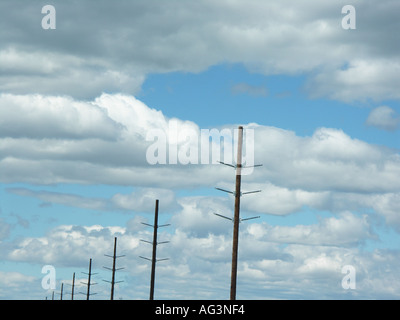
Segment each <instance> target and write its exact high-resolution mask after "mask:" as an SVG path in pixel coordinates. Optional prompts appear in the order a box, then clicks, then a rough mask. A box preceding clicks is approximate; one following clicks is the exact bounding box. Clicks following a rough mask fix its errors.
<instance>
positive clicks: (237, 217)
mask: <svg viewBox="0 0 400 320" xmlns="http://www.w3.org/2000/svg"><path fill="white" fill-rule="evenodd" d="M242 146H243V127H242V126H239V128H238V148H237V161H236V165H232V164H227V163H224V162H221V161H220V163H221V164H223V165H227V166H229V167H233V168H234V169H235V171H236V184H235V191H229V190H225V189H222V188H216V189H218V190H220V191H223V192H227V193H230V194H233V195H234V197H235V207H234V217H233V218H230V217H226V216H224V215H221V214H219V213H214V214H215V215H217V216H219V217H222V218H225V219H228V220H231V221H232V222H233V239H232V268H231V288H230V299H231V300H236V283H237V265H238V248H239V223H240V222H242V221H245V220H250V219H256V218H259V216H257V217H250V218H245V219H241V218H240V197H241V196H242V195H245V194H251V193H257V192H261V190H255V191H249V192H241V176H242V173H241V170H242V169H243V168H247V167H248V166H243V165H242ZM259 166H262V165H261V164H258V165H253V166H252V167H259ZM158 207H159V200H158V199H157V200H156V203H155V213H154V224H153V225H151V224H147V223H144V222H142V224H144V225H146V226H149V227H152V228H153V241H147V240H141V241H143V242H146V243H149V244H151V245H152V247H153V252H152V257H151V259H150V258H147V257H143V256H139V257H140V258H142V259H145V260H148V261H150V262H151V275H150V297H149V299H150V300H153V299H154V287H155V271H156V263H157V262H160V261H165V260H168V258H164V259H157V245H159V244H164V243H168V242H169V241H162V242H158V239H157V231H158V228H161V227H166V226H169V225H170V224H164V225H158ZM105 256H106V257H109V258H112V262H113V263H112V268H109V267H104V268H106V269H108V270H110V271H111V272H112V277H111V281H108V280H103V281H106V282H109V283H111V296H110V299H111V300H113V299H114V285H115V284H116V283H120V282H122V281H115V272H116V271H118V270H121V269H123V268H116V260H117V258H121V257H124V255H122V256H117V238H116V237H115V238H114V253H113V255H112V256H111V255H105ZM91 269H92V259H90V261H89V272H88V273H85V274H87V275H88V280H87V282H86V283H84V282H83V283H84V284H86V285H87V292H86V299H87V300H89V298H90V296H91V295H94V294H96V293H91V292H90V287H91V286H92V285H95V284H96V283H93V282H92V281H91V277H92V275H94V273H92V271H91ZM74 285H75V273H74V275H73V280H72V293H71V299H72V300H73V299H74ZM81 293H82V292H81ZM82 294H85V293H82ZM60 296H61V300H62V297H63V284H61V293H60ZM52 299H54V292H53V295H52Z"/></svg>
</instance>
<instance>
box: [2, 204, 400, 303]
mask: <svg viewBox="0 0 400 320" xmlns="http://www.w3.org/2000/svg"><path fill="white" fill-rule="evenodd" d="M181 218H183V219H185V217H184V216H181ZM179 219H180V218H179V217H178V218H177V219H176V221H179ZM139 225H140V224H139ZM368 228H369V224H368V222H367V220H366V219H365V217H363V216H356V215H354V214H351V213H349V212H347V213H343V214H342V215H340V216H339V217H331V218H326V219H322V220H320V221H319V222H317V223H316V224H312V225H309V226H300V227H299V228H297V227H296V228H294V227H283V226H269V225H266V224H246V225H243V228H242V232H241V238H240V239H241V241H240V259H239V269H238V279H239V287H238V288H239V289H238V296H240V297H241V298H246V299H247V298H248V299H265V298H289V299H296V298H310V299H313V298H319V299H320V298H322V297H321V292H323V294H324V296H323V298H345V297H347V296H348V295H351V296H352V297H359V298H373V297H374V295H375V294H376V291H375V289H377V290H378V291H379V294H380V296H382V295H384V296H387V297H392V298H393V297H397V296H398V295H397V293H396V292H398V291H397V290H396V289H397V287H398V285H397V283H398V282H397V281H393V282H392V283H390V282H386V279H387V278H386V277H387V276H388V272H389V271H390V274H391V279H394V278H393V274H395V272H396V270H398V266H397V263H396V261H397V260H396V259H397V258H396V257H397V255H398V254H396V253H395V252H384V251H382V250H375V251H373V252H368V251H363V250H360V249H358V248H357V247H354V246H353V247H351V246H350V245H351V244H352V243H353V242H354V241H356V242H357V241H359V240H360V239H368V238H369V237H370V236H371V234H370V233H369V231H368ZM114 236H117V237H118V253H119V254H125V257H124V258H123V259H121V260H119V261H118V263H119V265H120V266H124V267H125V268H126V272H123V273H119V274H118V276H119V277H123V279H124V280H125V281H128V282H129V283H132V282H134V283H135V288H136V289H135V292H132V291H131V290H130V289H129V288H130V287H131V286H129V285H127V286H121V287H119V288H118V295H120V296H123V297H124V299H132V298H133V299H136V298H145V297H146V295H147V292H148V281H147V280H148V276H149V271H150V269H149V265H148V263H147V262H146V261H144V260H142V259H139V258H138V256H139V255H141V256H149V255H150V252H151V249H150V246H147V245H146V244H145V243H143V242H140V241H139V240H140V239H151V232H148V231H146V230H144V228H137V229H135V230H130V231H129V230H128V229H127V228H125V227H103V226H100V225H92V226H73V225H60V226H58V227H56V228H53V229H51V230H50V231H49V232H48V233H47V234H46V235H45V236H41V237H36V238H35V237H29V238H28V237H26V238H22V239H15V240H13V243H12V245H11V246H8V247H6V248H4V247H3V248H2V251H3V255H6V256H7V259H8V260H12V261H24V262H30V263H36V264H39V265H40V264H42V265H43V264H52V265H53V266H55V267H56V268H63V267H69V268H71V267H75V268H79V269H82V268H87V262H88V261H87V260H88V258H89V257H91V258H93V261H94V262H95V266H97V267H96V268H97V269H98V268H99V265H106V264H107V262H109V261H107V260H106V258H105V257H104V253H110V252H112V244H113V237H114ZM159 236H160V238H159V239H160V241H165V240H169V241H170V242H169V243H168V244H166V245H164V246H162V247H161V246H160V247H159V251H158V257H168V258H169V261H164V262H163V263H159V264H158V265H157V279H158V280H157V283H158V287H159V288H160V289H159V290H157V296H158V297H159V298H160V299H161V298H166V297H174V298H176V299H185V298H186V299H187V298H192V299H205V298H208V299H214V298H217V297H219V298H221V296H224V295H226V296H228V293H229V292H228V291H229V272H227V270H229V268H230V255H231V241H232V239H231V233H230V232H226V233H220V234H215V233H212V232H211V233H208V234H194V233H190V232H185V231H183V230H182V229H179V228H177V229H175V230H174V231H173V232H172V233H170V232H162V233H161V234H160V235H159ZM161 239H162V240H161ZM298 241H300V243H296V242H298ZM283 244H286V245H285V246H282V245H283ZM348 264H351V265H353V266H354V267H355V268H356V271H357V290H356V291H355V292H352V293H349V292H346V291H345V290H343V288H342V287H341V285H340V283H341V279H342V278H343V276H344V275H343V274H342V273H341V268H342V267H343V266H345V265H348ZM383 265H384V266H385V267H384V268H382V266H383ZM97 269H95V270H94V271H95V272H97V271H98V270H97ZM210 270H212V272H210ZM379 279H380V281H378V280H379ZM382 281H385V283H386V287H384V286H382ZM189 283H190V285H189ZM254 283H257V286H256V288H253V287H254ZM250 287H251V288H252V289H251V290H249V288H250ZM40 290H41V288H38V286H36V287H35V286H32V292H31V294H32V295H36V294H37V293H38V292H39V293H40ZM19 294H21V292H19ZM104 294H106V293H104ZM99 298H102V297H99Z"/></svg>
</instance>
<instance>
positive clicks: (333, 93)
mask: <svg viewBox="0 0 400 320" xmlns="http://www.w3.org/2000/svg"><path fill="white" fill-rule="evenodd" d="M345 4H347V3H345V2H344V1H338V2H337V3H336V2H335V3H318V4H316V2H315V1H314V2H313V1H311V0H302V1H298V0H297V1H294V0H293V1H292V0H287V1H286V2H285V3H284V5H283V4H282V5H280V6H278V5H277V4H275V3H274V2H273V1H257V0H253V1H246V2H245V1H229V0H226V1H221V2H218V3H215V2H208V1H197V2H194V1H186V2H184V3H183V2H179V1H175V0H170V1H165V2H159V1H156V0H154V1H146V3H143V2H140V1H132V2H129V3H127V2H117V3H116V4H115V5H110V4H109V3H107V2H106V1H96V5H94V2H93V1H76V2H74V3H73V4H69V3H68V4H66V3H64V2H62V1H55V2H54V7H55V9H56V12H57V15H56V18H57V28H56V29H55V30H51V29H50V30H44V29H42V27H41V24H40V22H41V19H42V18H43V17H44V15H43V14H41V10H40V9H41V8H42V6H43V5H44V4H42V3H41V2H40V1H38V2H31V3H29V4H26V3H22V2H18V1H3V2H2V4H1V5H0V12H3V14H0V15H1V19H0V21H2V23H4V24H5V25H7V28H3V29H2V30H6V31H4V32H3V33H1V34H0V43H1V45H0V276H1V277H0V299H44V298H45V297H46V296H47V297H50V296H51V290H45V289H43V288H42V286H41V280H42V278H43V276H44V275H43V274H42V273H41V269H42V267H43V266H44V265H52V266H54V268H55V269H56V271H57V288H56V292H59V289H60V285H61V283H64V284H66V286H64V288H67V289H66V290H67V292H68V291H69V290H70V289H69V288H70V287H69V286H68V285H69V284H70V283H71V279H72V273H73V272H76V274H77V277H78V281H77V283H80V282H81V281H86V279H85V277H86V276H85V275H84V274H83V273H82V272H85V271H87V267H88V262H89V258H93V263H94V269H95V270H94V272H98V275H96V276H95V278H94V281H96V282H98V285H96V286H95V287H94V292H96V293H97V294H96V295H94V296H93V299H108V297H109V284H108V283H106V282H104V281H102V280H103V279H109V278H110V277H111V275H110V274H109V272H108V271H107V270H105V269H104V268H102V267H103V266H108V265H110V263H111V261H109V259H108V258H106V257H104V254H110V253H111V252H112V244H113V239H114V237H118V254H123V255H125V257H124V258H121V259H119V260H118V264H119V266H123V267H125V269H124V270H122V271H120V272H119V273H118V275H117V278H118V279H123V280H124V282H123V283H121V284H120V285H118V286H117V287H116V297H118V298H121V299H147V298H148V289H149V280H150V265H149V263H147V262H146V261H145V260H142V259H140V258H139V256H148V257H150V256H151V246H150V245H148V244H146V243H144V242H141V241H140V240H141V239H144V240H151V238H152V230H151V229H150V228H148V227H146V226H144V225H143V224H141V222H147V223H153V214H154V203H155V199H160V221H159V222H160V224H162V223H170V224H171V226H168V227H166V228H163V229H160V233H159V241H163V240H168V241H170V242H169V243H168V244H164V245H162V246H160V247H159V252H158V257H160V258H163V257H168V258H169V260H168V261H164V262H160V263H159V264H157V279H156V293H155V295H156V298H157V299H221V297H222V298H224V297H226V298H228V297H229V287H230V272H226V270H229V271H230V259H231V248H232V224H231V223H230V222H229V221H228V220H224V219H220V218H218V217H216V216H215V215H214V214H213V213H214V212H218V213H221V214H224V215H226V216H232V215H233V204H234V201H233V200H234V199H233V197H232V196H230V195H228V194H225V193H222V192H220V191H218V190H215V187H222V188H225V189H230V190H233V188H234V171H233V169H231V168H229V167H225V166H222V165H218V164H209V165H207V164H188V165H185V164H182V163H178V164H169V163H167V164H165V165H159V164H158V165H151V164H150V163H149V160H148V158H146V157H147V153H146V152H147V151H148V150H149V148H150V147H151V146H152V145H154V144H152V143H154V141H152V140H149V139H147V138H148V135H149V133H154V132H159V131H157V130H164V131H163V132H165V134H166V139H167V140H166V141H168V143H173V141H174V140H173V139H174V137H173V136H172V135H171V134H170V133H169V132H167V129H168V127H169V125H171V123H172V122H173V121H175V123H177V124H178V126H179V130H180V131H178V142H177V146H178V147H179V148H181V147H183V146H185V139H184V138H185V134H187V132H188V131H189V132H191V133H193V132H194V133H195V134H199V132H200V130H201V129H216V130H222V129H223V128H228V129H229V130H231V131H232V132H233V130H234V129H236V128H237V126H238V125H243V126H244V127H245V130H254V141H252V143H254V158H255V163H262V164H263V166H262V167H261V168H255V169H254V172H253V173H252V174H250V175H244V176H243V177H242V191H248V190H258V189H261V190H262V192H261V193H257V194H252V195H246V196H243V197H242V202H241V216H242V217H251V216H260V218H259V219H257V220H250V221H248V222H243V223H241V225H240V230H241V233H240V249H239V273H238V293H237V296H238V298H239V299H240V298H241V299H277V298H278V299H282V298H283V299H304V298H305V299H347V298H349V299H398V298H399V294H398V292H399V289H400V278H399V276H398V275H399V274H400V273H399V267H398V266H399V259H400V251H399V245H400V236H399V232H400V216H399V210H400V184H399V181H400V179H399V176H400V154H399V150H400V144H399V142H400V105H399V99H400V96H399V93H398V87H399V85H400V78H399V76H398V75H399V74H400V63H399V56H398V52H399V51H398V50H397V44H398V43H400V42H399V41H398V36H397V33H395V32H392V31H393V29H395V28H399V22H398V17H397V16H396V15H395V14H394V12H398V7H399V5H398V4H397V3H395V2H393V1H389V0H388V1H381V2H379V4H376V3H375V2H373V1H363V2H361V1H354V6H355V8H356V9H357V17H358V18H357V23H358V24H357V29H355V30H344V29H343V28H342V27H341V19H342V18H343V14H341V8H342V7H343V6H344V5H345ZM304 8H306V10H304ZM396 10H397V11H396ZM5 12H7V13H8V14H4V13H5ZM266 16H268V19H266V18H265V17H266ZM383 21H384V22H385V23H383ZM22 22H23V23H22ZM82 25H84V26H85V28H82V27H81V26H82ZM389 31H390V32H389ZM382 35H385V37H383V36H382ZM377 42H379V47H377V45H376V43H377ZM88 44H89V45H88ZM185 130H186V131H185ZM186 138H187V137H186ZM179 139H181V140H179ZM190 142H192V141H190ZM191 146H193V145H191ZM194 146H195V147H196V148H198V147H199V145H198V144H196V142H195V143H194ZM346 265H352V266H354V268H355V270H356V272H357V278H356V279H357V288H356V289H354V290H345V289H344V288H343V287H342V286H341V281H342V278H343V277H344V274H343V273H342V272H341V270H342V268H343V267H344V266H346ZM189 284H190V285H189ZM77 291H85V288H84V286H82V285H81V286H80V287H79V288H78V289H77ZM77 298H78V299H83V298H84V296H83V295H80V296H78V297H77Z"/></svg>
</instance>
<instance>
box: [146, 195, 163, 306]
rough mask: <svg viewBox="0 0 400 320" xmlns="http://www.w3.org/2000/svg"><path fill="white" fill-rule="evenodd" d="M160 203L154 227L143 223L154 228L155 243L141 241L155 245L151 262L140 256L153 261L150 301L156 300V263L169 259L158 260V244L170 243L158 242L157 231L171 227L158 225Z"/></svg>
mask: <svg viewBox="0 0 400 320" xmlns="http://www.w3.org/2000/svg"><path fill="white" fill-rule="evenodd" d="M158 202H159V201H158V199H157V200H156V209H155V213H154V225H151V224H147V223H144V222H142V224H144V225H146V226H150V227H153V229H154V231H153V242H150V241H146V240H141V241H143V242H147V243H150V244H152V245H153V254H152V258H151V260H150V259H149V258H146V257H142V256H140V258H142V259H145V260H149V261H151V276H150V300H154V285H155V277H156V262H157V261H164V260H168V258H166V259H158V260H157V244H163V243H168V242H169V241H163V242H157V230H158V228H161V227H166V226H169V224H163V225H161V226H159V225H158Z"/></svg>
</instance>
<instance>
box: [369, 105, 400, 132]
mask: <svg viewBox="0 0 400 320" xmlns="http://www.w3.org/2000/svg"><path fill="white" fill-rule="evenodd" d="M366 124H367V125H369V126H373V127H377V128H379V129H383V130H388V131H394V130H397V129H398V128H399V125H400V116H399V115H398V114H397V113H396V111H395V110H393V109H392V108H390V107H388V106H380V107H377V108H375V109H373V110H372V111H371V112H370V114H369V116H368V118H367V121H366Z"/></svg>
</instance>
